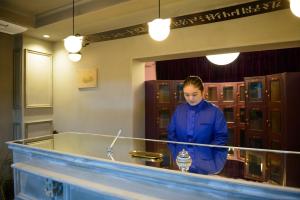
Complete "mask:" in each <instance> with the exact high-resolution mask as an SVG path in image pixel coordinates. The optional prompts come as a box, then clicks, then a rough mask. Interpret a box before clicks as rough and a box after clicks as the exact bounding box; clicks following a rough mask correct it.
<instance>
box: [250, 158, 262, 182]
mask: <svg viewBox="0 0 300 200" xmlns="http://www.w3.org/2000/svg"><path fill="white" fill-rule="evenodd" d="M247 167H248V175H250V176H252V177H257V178H258V179H262V178H263V170H264V158H263V157H262V156H261V155H259V154H257V155H256V154H255V153H249V154H248V155H247Z"/></svg>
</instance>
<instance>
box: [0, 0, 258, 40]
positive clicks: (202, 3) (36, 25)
mask: <svg viewBox="0 0 300 200" xmlns="http://www.w3.org/2000/svg"><path fill="white" fill-rule="evenodd" d="M249 1H253V0H222V1H220V0H161V17H162V18H166V17H176V16H181V15H187V14H192V13H197V12H202V11H206V10H212V9H216V8H222V7H226V6H231V5H236V4H241V3H245V2H249ZM156 17H158V0H75V33H80V34H81V35H88V34H93V33H99V32H103V31H108V30H114V29H117V28H123V27H127V26H132V25H136V24H141V23H145V22H148V21H151V20H153V19H154V18H156ZM0 20H4V21H8V22H11V23H14V24H17V25H21V26H24V27H27V28H28V30H27V31H26V32H25V33H24V34H25V35H29V36H32V37H36V38H41V39H43V37H42V36H43V35H44V34H48V35H50V38H49V39H48V40H50V41H59V40H62V39H63V38H65V37H66V36H68V35H70V34H72V0H50V1H46V0H26V1H24V0H0Z"/></svg>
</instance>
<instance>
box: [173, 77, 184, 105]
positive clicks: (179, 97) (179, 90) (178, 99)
mask: <svg viewBox="0 0 300 200" xmlns="http://www.w3.org/2000/svg"><path fill="white" fill-rule="evenodd" d="M175 88H176V96H175V99H176V102H177V103H182V102H184V101H185V99H184V94H183V83H179V82H176V85H175Z"/></svg>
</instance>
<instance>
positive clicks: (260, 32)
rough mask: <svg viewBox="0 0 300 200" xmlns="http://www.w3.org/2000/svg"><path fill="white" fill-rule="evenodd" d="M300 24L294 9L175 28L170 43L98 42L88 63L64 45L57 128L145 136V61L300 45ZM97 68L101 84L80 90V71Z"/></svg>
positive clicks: (58, 58)
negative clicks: (72, 59)
mask: <svg viewBox="0 0 300 200" xmlns="http://www.w3.org/2000/svg"><path fill="white" fill-rule="evenodd" d="M299 41H300V20H299V19H298V18H296V17H294V16H292V15H291V14H290V12H289V10H283V11H278V12H273V13H269V14H264V15H257V16H252V17H247V18H241V19H235V20H230V21H225V22H219V23H214V24H207V25H201V26H193V27H188V28H182V29H176V30H172V31H171V34H170V36H169V38H168V39H167V40H166V41H164V42H161V43H159V42H155V41H153V40H152V39H150V38H149V36H148V35H142V36H136V37H131V38H125V39H119V40H112V41H106V42H99V43H93V44H90V45H89V46H87V47H85V48H84V49H83V50H82V55H83V57H82V60H81V61H80V62H78V63H72V62H70V61H69V60H68V59H67V54H66V51H65V50H64V48H63V45H62V43H57V44H56V45H55V47H54V52H55V55H54V123H55V124H54V126H55V128H56V129H57V130H58V131H70V130H73V131H83V132H93V133H107V134H116V133H117V130H118V129H119V128H122V129H123V135H127V136H135V137H143V136H144V132H145V130H144V85H143V82H144V80H145V79H144V77H145V75H144V72H145V70H144V64H145V63H144V62H146V61H151V60H161V59H170V58H180V57H191V56H201V55H205V54H206V53H208V52H209V53H211V52H226V51H229V50H243V51H250V50H262V49H269V48H282V47H288V46H290V47H291V46H300V45H299ZM89 67H97V68H98V69H99V77H98V81H99V85H98V88H95V89H86V90H79V89H78V88H77V85H76V84H77V82H76V70H77V69H79V68H89Z"/></svg>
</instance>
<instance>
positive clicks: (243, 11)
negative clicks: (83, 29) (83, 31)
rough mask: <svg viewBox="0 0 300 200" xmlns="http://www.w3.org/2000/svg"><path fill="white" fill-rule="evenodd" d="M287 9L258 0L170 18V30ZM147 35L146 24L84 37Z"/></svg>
mask: <svg viewBox="0 0 300 200" xmlns="http://www.w3.org/2000/svg"><path fill="white" fill-rule="evenodd" d="M287 8H289V2H288V0H258V1H252V2H248V3H244V4H239V5H234V6H229V7H224V8H219V9H214V10H209V11H204V12H199V13H194V14H189V15H183V16H179V17H174V18H172V22H171V29H177V28H184V27H189V26H196V25H202V24H209V23H215V22H221V21H226V20H232V19H238V18H242V17H249V16H254V15H259V14H264V13H269V12H273V11H278V10H283V9H287ZM147 33H148V26H147V23H143V24H138V25H134V26H129V27H124V28H120V29H115V30H110V31H105V32H100V33H95V34H90V35H87V36H85V43H86V44H89V43H94V42H102V41H107V40H115V39H121V38H126V37H133V36H137V35H143V34H147Z"/></svg>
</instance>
